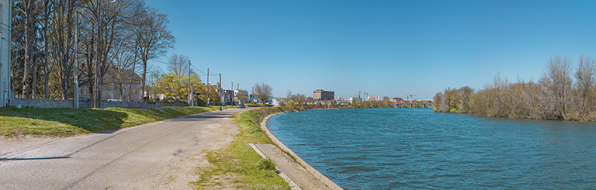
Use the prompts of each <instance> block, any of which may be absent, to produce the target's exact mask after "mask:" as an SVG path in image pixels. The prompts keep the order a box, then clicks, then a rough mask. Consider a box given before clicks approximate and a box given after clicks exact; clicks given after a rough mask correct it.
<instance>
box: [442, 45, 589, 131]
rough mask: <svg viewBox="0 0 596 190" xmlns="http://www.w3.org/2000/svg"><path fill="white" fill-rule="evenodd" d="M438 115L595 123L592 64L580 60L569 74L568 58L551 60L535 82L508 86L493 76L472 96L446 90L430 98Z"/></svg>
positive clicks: (469, 91)
mask: <svg viewBox="0 0 596 190" xmlns="http://www.w3.org/2000/svg"><path fill="white" fill-rule="evenodd" d="M434 101H435V106H434V110H435V111H438V112H457V113H471V114H473V115H479V116H488V117H507V118H526V119H547V120H568V121H596V62H595V61H594V60H593V59H592V58H590V57H584V56H581V57H580V58H579V60H578V63H577V68H576V69H575V72H573V68H572V65H571V60H570V58H567V57H559V56H557V57H555V58H551V59H550V61H549V62H548V63H547V65H546V68H545V70H544V73H543V75H542V77H541V78H540V79H539V80H538V81H536V82H535V81H532V80H530V81H527V82H526V81H520V80H519V79H518V80H517V82H510V81H509V80H507V79H506V78H505V79H501V78H500V76H498V75H497V76H496V77H495V78H494V81H493V83H492V84H487V85H485V86H484V88H483V89H482V90H480V91H478V92H476V93H474V90H473V89H472V88H470V87H462V88H459V89H451V88H447V89H445V91H444V92H439V93H437V94H436V95H435V97H434Z"/></svg>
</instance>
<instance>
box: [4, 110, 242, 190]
mask: <svg viewBox="0 0 596 190" xmlns="http://www.w3.org/2000/svg"><path fill="white" fill-rule="evenodd" d="M238 111H242V110H241V109H227V110H224V111H221V112H220V111H216V112H209V113H202V114H195V115H190V116H185V117H179V118H174V119H169V120H164V121H160V122H154V123H148V124H144V125H140V126H136V127H131V128H126V129H122V130H117V131H105V132H100V133H94V134H90V135H82V136H77V137H69V138H64V139H54V140H51V139H50V140H45V141H43V140H42V141H43V142H40V141H39V140H38V141H37V143H36V142H20V141H17V142H15V141H14V140H13V141H12V142H9V141H8V140H2V141H0V189H189V188H191V186H190V185H189V184H188V182H191V181H196V180H197V179H198V176H196V174H195V170H194V168H196V167H202V166H207V165H208V162H207V160H206V159H205V156H204V155H205V154H204V153H202V151H204V150H216V149H219V148H222V147H223V146H225V145H226V144H228V143H229V142H231V141H232V140H233V136H234V135H236V134H238V128H237V126H236V125H235V123H234V122H233V120H232V119H231V118H230V115H231V114H233V113H235V112H238ZM15 147H16V148H15Z"/></svg>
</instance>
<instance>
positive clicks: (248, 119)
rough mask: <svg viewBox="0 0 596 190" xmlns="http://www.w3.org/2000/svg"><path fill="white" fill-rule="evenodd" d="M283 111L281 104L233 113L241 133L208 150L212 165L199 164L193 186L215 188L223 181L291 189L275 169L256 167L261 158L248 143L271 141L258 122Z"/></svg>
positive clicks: (235, 185) (247, 186)
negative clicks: (196, 179) (218, 147)
mask: <svg viewBox="0 0 596 190" xmlns="http://www.w3.org/2000/svg"><path fill="white" fill-rule="evenodd" d="M282 111H284V108H283V107H282V108H280V107H275V108H261V109H253V110H248V111H244V112H240V113H236V114H234V120H235V121H236V123H237V124H238V127H239V129H240V134H238V135H236V136H235V137H234V141H232V143H230V144H229V145H228V146H226V147H225V148H222V149H220V150H216V151H209V152H207V159H208V160H209V162H210V163H211V164H212V166H210V167H208V168H199V171H198V173H199V174H200V176H201V177H200V179H199V180H198V181H195V182H194V184H195V187H196V189H215V188H218V187H220V186H224V185H226V186H228V187H230V186H232V187H233V188H238V189H290V188H289V186H288V184H287V183H286V182H285V181H284V180H283V179H282V178H281V177H279V175H277V174H276V173H275V171H274V170H263V169H259V167H258V166H257V165H258V163H259V162H260V161H261V160H263V159H262V158H261V156H259V155H258V154H257V153H256V152H255V151H254V150H253V149H252V148H251V147H250V146H249V145H248V143H271V140H270V139H269V138H268V137H267V135H266V134H265V133H264V132H263V131H262V130H261V128H260V123H261V121H262V120H263V118H265V117H266V116H268V115H270V114H273V113H278V112H282ZM220 179H227V180H223V181H222V180H220ZM222 183H227V184H222Z"/></svg>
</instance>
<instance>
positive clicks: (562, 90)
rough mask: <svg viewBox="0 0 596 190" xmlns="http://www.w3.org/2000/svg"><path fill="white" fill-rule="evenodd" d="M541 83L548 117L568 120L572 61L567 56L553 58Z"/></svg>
mask: <svg viewBox="0 0 596 190" xmlns="http://www.w3.org/2000/svg"><path fill="white" fill-rule="evenodd" d="M540 84H541V85H542V87H543V89H544V92H545V94H544V96H543V97H542V98H543V100H544V101H543V106H544V109H545V110H546V111H547V112H546V114H547V117H549V118H553V117H554V118H553V119H563V120H566V119H567V111H568V110H567V109H568V105H569V100H570V93H571V84H572V79H571V61H570V60H569V59H568V58H567V57H563V58H561V57H560V56H556V57H554V58H551V59H550V60H549V62H548V63H547V65H546V70H545V71H544V74H543V76H542V78H541V79H540Z"/></svg>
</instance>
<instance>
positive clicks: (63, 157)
mask: <svg viewBox="0 0 596 190" xmlns="http://www.w3.org/2000/svg"><path fill="white" fill-rule="evenodd" d="M66 158H70V156H59V157H42V158H0V161H5V160H55V159H66Z"/></svg>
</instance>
